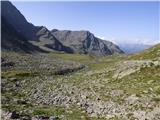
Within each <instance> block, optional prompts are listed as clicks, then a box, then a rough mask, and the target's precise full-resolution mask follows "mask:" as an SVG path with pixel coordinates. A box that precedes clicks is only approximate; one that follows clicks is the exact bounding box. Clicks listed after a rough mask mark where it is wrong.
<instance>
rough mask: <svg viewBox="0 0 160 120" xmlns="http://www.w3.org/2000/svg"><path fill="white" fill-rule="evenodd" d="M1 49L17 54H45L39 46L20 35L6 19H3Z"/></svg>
mask: <svg viewBox="0 0 160 120" xmlns="http://www.w3.org/2000/svg"><path fill="white" fill-rule="evenodd" d="M1 30H2V33H1V46H2V47H1V48H2V50H9V51H16V52H26V53H33V52H36V51H37V52H45V51H44V50H42V49H40V48H39V47H38V46H34V45H32V44H31V43H29V42H28V41H27V40H26V38H24V37H23V36H22V35H21V34H20V33H18V32H17V31H16V30H15V29H14V28H13V27H12V26H11V25H10V24H9V23H8V21H6V20H5V18H3V17H2V18H1Z"/></svg>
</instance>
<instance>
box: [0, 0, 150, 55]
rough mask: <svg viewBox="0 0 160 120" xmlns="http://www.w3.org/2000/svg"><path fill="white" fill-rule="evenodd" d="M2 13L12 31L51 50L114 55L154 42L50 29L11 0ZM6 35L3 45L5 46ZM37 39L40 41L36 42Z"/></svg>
mask: <svg viewBox="0 0 160 120" xmlns="http://www.w3.org/2000/svg"><path fill="white" fill-rule="evenodd" d="M1 16H2V17H3V20H2V23H3V22H4V21H5V24H7V23H8V24H9V25H10V26H11V28H13V29H14V30H13V31H16V32H17V33H18V34H20V35H21V36H23V37H24V38H25V39H26V40H27V41H28V42H29V43H30V44H33V46H36V47H38V48H41V49H42V51H45V50H48V49H49V50H51V51H52V50H56V51H64V52H66V53H80V54H94V55H111V54H117V53H123V51H124V52H125V53H127V54H129V53H135V52H139V51H142V50H144V49H146V48H149V47H151V46H152V45H145V44H127V43H117V44H114V43H112V42H110V41H106V40H102V39H100V38H97V37H96V36H94V34H92V33H90V32H89V31H87V30H86V31H70V30H57V29H55V28H53V30H51V31H50V30H48V29H47V28H46V27H44V26H34V25H33V24H32V23H29V22H28V21H27V20H26V19H25V17H24V16H23V15H22V14H21V12H20V11H19V10H18V9H17V8H16V7H15V6H14V5H12V3H11V2H9V1H3V2H2V14H1ZM15 18H16V19H15ZM2 36H3V34H2ZM3 39H4V36H3ZM3 39H2V48H3V46H4V42H3ZM33 41H34V42H33ZM35 41H37V43H36V42H35ZM37 45H39V46H37ZM31 46H32V45H31ZM43 48H44V49H43ZM122 50H123V51H122Z"/></svg>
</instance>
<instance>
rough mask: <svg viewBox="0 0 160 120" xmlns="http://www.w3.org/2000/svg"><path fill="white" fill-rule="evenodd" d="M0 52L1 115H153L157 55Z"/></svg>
mask: <svg viewBox="0 0 160 120" xmlns="http://www.w3.org/2000/svg"><path fill="white" fill-rule="evenodd" d="M135 58H136V56H131V55H128V56H126V55H113V56H107V57H95V56H89V55H78V54H64V53H55V52H51V53H47V54H32V55H31V54H24V53H15V52H6V51H3V52H2V65H1V67H2V76H1V78H2V79H1V92H2V95H1V96H2V97H1V99H2V119H52V120H136V119H137V120H159V119H160V74H159V73H160V59H159V58H158V57H156V58H154V59H141V60H140V59H135Z"/></svg>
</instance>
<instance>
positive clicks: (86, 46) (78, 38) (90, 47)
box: [51, 29, 123, 55]
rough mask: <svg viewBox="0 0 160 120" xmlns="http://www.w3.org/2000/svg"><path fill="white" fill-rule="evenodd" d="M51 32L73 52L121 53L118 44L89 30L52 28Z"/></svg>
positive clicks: (94, 53)
mask: <svg viewBox="0 0 160 120" xmlns="http://www.w3.org/2000/svg"><path fill="white" fill-rule="evenodd" d="M51 33H52V34H53V35H54V36H55V37H56V38H57V39H58V40H60V41H61V42H62V43H63V44H64V45H66V46H68V47H71V48H72V49H73V51H74V53H80V54H92V55H111V54H115V53H123V51H122V50H120V48H119V47H118V46H116V45H114V44H113V43H111V42H109V41H104V40H101V39H99V38H97V37H95V36H94V35H93V34H92V33H90V32H89V31H69V30H63V31H59V30H55V29H54V30H52V31H51Z"/></svg>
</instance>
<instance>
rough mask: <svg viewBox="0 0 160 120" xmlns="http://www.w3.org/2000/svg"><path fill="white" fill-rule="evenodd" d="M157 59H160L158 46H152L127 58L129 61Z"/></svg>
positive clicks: (159, 47) (159, 45) (159, 46)
mask: <svg viewBox="0 0 160 120" xmlns="http://www.w3.org/2000/svg"><path fill="white" fill-rule="evenodd" d="M157 57H160V44H157V45H155V46H153V47H152V48H149V49H147V50H144V51H142V52H139V53H137V54H134V55H131V56H129V59H136V60H139V59H156V58H157Z"/></svg>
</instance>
